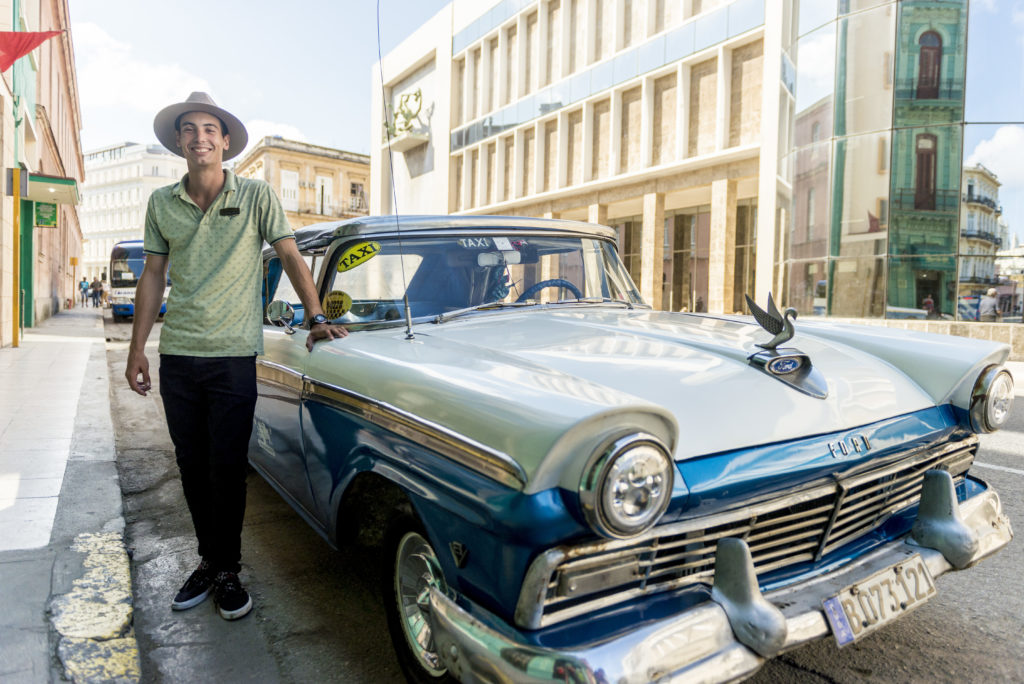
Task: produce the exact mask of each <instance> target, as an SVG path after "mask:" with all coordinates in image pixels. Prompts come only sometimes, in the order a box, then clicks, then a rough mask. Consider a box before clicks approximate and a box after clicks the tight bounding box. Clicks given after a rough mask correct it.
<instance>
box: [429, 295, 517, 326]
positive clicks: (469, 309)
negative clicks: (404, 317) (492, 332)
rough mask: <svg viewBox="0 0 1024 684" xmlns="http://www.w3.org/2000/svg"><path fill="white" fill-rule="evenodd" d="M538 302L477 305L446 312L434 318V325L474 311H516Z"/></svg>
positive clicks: (485, 303)
mask: <svg viewBox="0 0 1024 684" xmlns="http://www.w3.org/2000/svg"><path fill="white" fill-rule="evenodd" d="M536 305H537V302H535V301H534V300H532V299H528V300H527V301H525V302H484V303H483V304H477V305H476V306H467V307H466V308H465V309H456V310H455V311H446V312H445V313H443V314H438V315H436V316H434V323H444V322H445V321H450V320H452V319H453V318H458V317H459V316H462V315H464V314H468V313H473V312H474V311H484V310H486V309H506V308H508V309H514V308H516V307H519V306H536Z"/></svg>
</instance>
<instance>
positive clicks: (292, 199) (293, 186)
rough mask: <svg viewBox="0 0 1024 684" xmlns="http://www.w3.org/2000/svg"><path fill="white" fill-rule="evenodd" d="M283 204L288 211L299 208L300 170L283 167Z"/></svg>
mask: <svg viewBox="0 0 1024 684" xmlns="http://www.w3.org/2000/svg"><path fill="white" fill-rule="evenodd" d="M281 206H282V207H284V209H285V210H286V211H298V210H299V172H298V171H287V170H285V169H281Z"/></svg>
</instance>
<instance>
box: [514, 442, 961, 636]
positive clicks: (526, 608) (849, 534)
mask: <svg viewBox="0 0 1024 684" xmlns="http://www.w3.org/2000/svg"><path fill="white" fill-rule="evenodd" d="M976 449H977V438H976V437H975V438H972V439H968V440H964V441H962V442H956V443H945V444H943V445H941V446H938V447H933V448H929V449H919V450H916V451H912V452H910V453H908V454H904V455H903V456H902V457H901V458H899V459H898V460H895V461H894V462H891V463H889V464H887V465H884V466H881V467H875V468H872V469H871V470H868V471H866V472H858V473H855V474H851V475H843V476H839V477H838V478H836V479H833V480H831V481H829V482H826V483H818V484H812V485H810V486H808V487H806V488H803V489H800V490H798V491H795V492H789V493H786V494H784V495H779V496H777V497H775V498H772V499H769V500H767V501H762V502H759V503H756V504H751V505H748V506H745V507H743V508H739V509H733V510H730V511H726V512H723V513H718V514H714V515H710V516H702V517H700V518H694V519H691V520H685V521H681V522H675V523H670V524H667V525H662V526H659V527H656V528H655V529H653V530H651V532H649V533H647V534H645V535H643V536H641V537H639V538H635V539H629V540H621V541H619V540H604V541H599V542H592V543H588V544H585V545H581V546H576V547H560V548H558V549H553V550H551V551H548V552H547V553H545V554H543V555H542V556H541V557H540V558H538V559H537V560H536V561H535V562H534V564H533V566H532V567H531V569H530V572H529V573H528V575H527V580H526V584H525V585H524V588H523V598H521V599H520V605H519V607H518V609H517V611H516V615H517V620H518V621H519V624H520V626H522V627H524V628H529V629H537V628H540V627H544V626H547V625H551V624H555V623H557V622H561V621H563V620H567V619H569V618H571V617H575V616H577V615H581V614H585V613H588V612H591V611H593V610H595V609H598V608H603V607H606V606H611V605H615V604H618V603H622V602H625V601H628V600H630V599H634V598H637V597H641V596H648V595H651V594H654V593H659V592H664V591H671V590H674V589H678V588H681V587H685V586H688V585H692V584H696V583H710V582H711V581H712V578H713V576H714V565H715V551H716V550H717V547H718V540H719V539H723V538H725V537H738V538H741V539H744V540H745V541H746V542H747V544H748V546H749V547H750V552H751V555H752V557H753V560H754V569H755V571H756V572H757V573H758V574H759V575H761V574H763V573H767V572H770V571H772V570H777V569H779V568H784V567H788V566H792V565H796V564H798V563H803V562H807V561H815V560H819V559H820V558H821V557H822V556H824V555H825V554H828V553H829V552H831V551H833V550H835V549H837V548H839V547H840V546H843V545H844V544H847V543H849V542H851V541H853V540H855V539H857V538H858V537H860V536H862V535H864V534H866V533H868V532H870V531H872V530H874V529H877V528H878V527H879V526H881V525H882V524H883V523H884V522H885V521H886V520H887V519H888V518H889V517H890V516H891V515H892V514H893V513H895V512H897V511H899V510H901V509H903V508H906V507H907V506H910V505H912V504H914V503H916V502H917V500H918V498H919V496H920V493H921V486H922V482H923V480H924V474H925V472H927V471H928V470H932V469H942V470H948V471H949V472H950V474H952V475H953V477H954V482H959V481H960V480H962V478H963V476H964V474H965V473H966V472H967V469H968V468H969V467H970V465H971V463H972V462H973V460H974V452H975V450H976ZM538 583H539V586H538ZM531 584H532V586H533V587H536V589H538V590H539V591H533V590H532V589H531ZM531 595H532V596H535V597H538V598H540V603H539V604H538V605H530V601H529V599H528V598H526V597H527V596H531ZM524 602H525V604H524ZM534 603H536V601H534Z"/></svg>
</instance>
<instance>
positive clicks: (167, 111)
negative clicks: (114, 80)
mask: <svg viewBox="0 0 1024 684" xmlns="http://www.w3.org/2000/svg"><path fill="white" fill-rule="evenodd" d="M153 128H154V130H155V132H156V136H157V139H159V140H160V142H161V143H163V145H164V146H165V147H167V148H168V149H169V150H171V151H172V152H174V153H175V154H178V155H180V156H183V157H184V158H185V160H186V162H187V163H188V172H187V173H186V175H185V176H183V177H182V179H181V181H179V182H178V183H174V184H172V185H169V186H166V187H163V188H160V189H158V190H157V191H156V192H154V193H153V194H152V195H151V196H150V200H149V206H148V207H147V209H146V226H145V241H144V250H145V252H146V255H147V256H146V265H145V268H144V269H143V272H142V275H141V276H140V277H139V281H138V284H137V287H136V290H135V321H134V323H133V325H132V341H131V346H130V347H129V354H128V364H127V368H126V370H125V377H126V378H127V379H128V384H129V386H131V388H132V389H133V390H134V391H135V392H137V393H139V394H141V395H143V396H145V395H146V392H148V391H149V390H150V389H151V386H152V385H151V382H150V377H149V361H148V359H147V358H146V354H145V345H146V339H147V338H148V337H149V333H150V331H151V330H152V328H153V322H154V320H155V319H156V317H157V314H158V313H159V311H160V306H161V302H162V299H163V293H164V283H165V278H166V274H167V267H168V263H170V264H171V283H172V285H171V292H170V295H169V297H168V299H167V313H166V315H165V318H164V326H163V329H162V331H161V334H160V350H159V351H160V396H161V398H162V399H163V404H164V413H165V414H166V416H167V428H168V431H169V432H170V435H171V441H172V442H173V443H174V449H175V455H176V458H177V462H178V469H179V470H180V472H181V485H182V489H183V490H184V494H185V501H186V503H187V504H188V508H189V513H190V514H191V516H192V523H193V525H194V527H195V532H196V539H197V541H198V544H199V549H198V551H199V556H200V558H201V559H202V561H201V562H200V564H199V567H197V568H196V570H195V571H194V572H193V573H192V574H191V576H190V577H189V578H188V580H187V581H186V582H185V584H184V585H182V587H181V590H180V591H179V592H178V593H177V595H176V596H175V597H174V600H173V601H172V603H171V608H172V609H174V610H185V609H186V608H191V607H193V606H195V605H198V604H199V603H202V602H203V601H204V600H205V599H206V597H207V596H208V595H209V594H210V593H211V591H212V592H213V594H214V600H215V601H216V604H217V608H218V610H219V612H220V614H221V616H222V617H223V618H224V619H226V620H234V619H238V618H241V617H243V616H245V615H246V614H248V613H249V611H250V610H251V609H252V599H251V597H250V596H249V594H248V592H247V591H246V590H245V588H244V587H243V586H242V584H241V582H240V581H239V579H238V572H239V570H240V569H241V565H240V559H241V535H242V519H243V516H244V513H245V476H246V466H247V452H248V443H249V437H250V434H251V433H252V425H253V413H254V410H255V406H256V366H255V359H256V355H257V354H260V353H262V352H263V330H262V312H261V311H260V301H261V299H260V281H261V267H262V261H261V258H260V254H261V250H262V246H263V242H264V241H266V242H268V243H270V244H271V245H273V246H274V248H275V249H276V250H277V253H278V255H279V256H280V258H281V263H282V265H283V266H284V270H285V271H286V272H287V274H288V277H289V278H290V279H291V282H292V283H294V284H295V287H296V290H297V291H298V294H299V298H300V299H301V300H302V303H303V305H304V306H305V307H306V311H307V312H308V318H309V320H310V322H311V323H312V327H311V329H310V332H309V335H308V337H307V339H306V346H307V348H308V349H309V350H312V349H313V343H314V342H315V341H317V340H323V339H328V340H329V339H334V338H340V337H344V336H345V335H347V334H348V333H347V331H346V330H345V329H344V328H343V327H340V326H334V325H330V324H328V322H327V319H326V318H325V317H324V316H323V311H322V309H321V306H320V302H319V300H318V298H317V293H316V289H315V286H314V285H313V279H312V276H311V275H310V272H309V269H308V268H307V267H306V264H305V262H304V261H303V260H302V257H301V256H300V255H299V252H298V250H297V249H296V247H295V239H294V235H293V234H292V230H291V228H290V226H289V225H288V222H287V220H286V218H285V215H284V211H283V210H282V209H281V204H280V202H279V201H278V199H277V197H276V195H274V192H273V190H272V189H271V188H270V186H269V185H268V184H267V183H265V182H263V181H260V180H251V179H245V178H238V177H237V176H235V175H234V174H233V173H231V172H230V171H226V170H224V169H223V168H222V162H223V161H224V160H226V159H230V158H232V157H234V156H235V155H237V154H238V153H239V152H241V151H242V150H243V149H244V148H245V144H246V141H247V139H248V134H247V133H246V130H245V127H244V126H243V125H242V122H241V121H239V120H238V119H237V118H236V117H235V116H234V115H232V114H230V113H229V112H227V111H226V110H224V109H221V108H220V107H218V106H217V105H216V104H215V103H214V101H213V100H212V99H211V98H210V96H209V95H207V94H206V93H200V92H197V93H192V94H191V95H190V96H189V97H188V99H187V100H186V101H185V102H181V103H177V104H173V105H170V106H168V107H165V108H164V109H163V110H161V111H160V113H158V114H157V115H156V119H155V120H154V122H153Z"/></svg>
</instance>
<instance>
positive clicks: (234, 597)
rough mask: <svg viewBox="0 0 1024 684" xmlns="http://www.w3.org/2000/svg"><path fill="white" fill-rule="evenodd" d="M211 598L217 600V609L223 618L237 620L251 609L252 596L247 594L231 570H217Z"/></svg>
mask: <svg viewBox="0 0 1024 684" xmlns="http://www.w3.org/2000/svg"><path fill="white" fill-rule="evenodd" d="M214 585H215V587H216V588H215V589H214V594H213V600H214V601H216V602H217V610H219V611H220V616H221V617H222V618H224V619H225V620H237V619H238V618H242V617H245V616H246V615H248V614H249V611H250V610H252V598H251V597H250V596H249V592H247V591H246V590H245V589H244V588H243V587H242V583H241V582H240V581H239V579H238V575H236V574H235V573H233V572H218V573H217V579H216V580H215V581H214Z"/></svg>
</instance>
